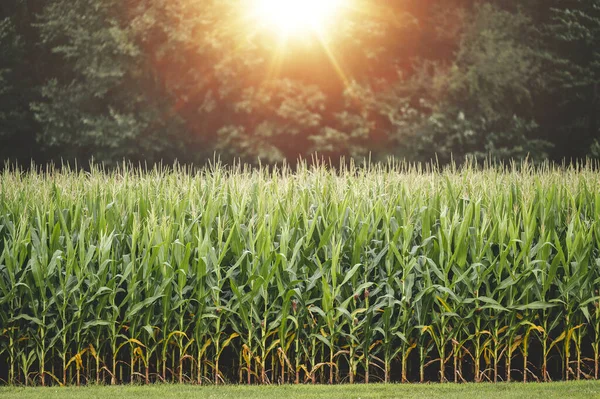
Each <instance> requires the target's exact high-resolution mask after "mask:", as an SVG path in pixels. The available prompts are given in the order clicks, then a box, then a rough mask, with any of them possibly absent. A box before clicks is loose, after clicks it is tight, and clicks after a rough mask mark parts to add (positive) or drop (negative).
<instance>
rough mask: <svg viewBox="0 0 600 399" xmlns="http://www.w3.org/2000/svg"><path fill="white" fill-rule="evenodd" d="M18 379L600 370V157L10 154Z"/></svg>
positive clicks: (10, 302)
mask: <svg viewBox="0 0 600 399" xmlns="http://www.w3.org/2000/svg"><path fill="white" fill-rule="evenodd" d="M0 187H1V190H0V333H1V334H0V364H3V365H6V367H2V368H0V370H3V372H2V373H0V378H2V379H3V380H5V381H8V382H9V383H17V384H25V385H33V384H42V385H44V384H63V385H65V384H83V383H96V384H97V383H111V384H117V383H129V382H135V383H149V382H154V381H163V382H177V383H181V382H193V383H198V384H204V383H213V384H220V383H223V382H235V383H244V384H256V383H260V384H266V383H304V382H307V383H317V382H320V383H337V382H349V383H353V382H359V381H360V382H377V381H386V382H388V381H402V382H406V381H421V382H423V381H440V382H443V381H448V380H449V381H457V382H459V381H475V382H483V381H494V382H496V381H512V380H520V381H550V380H558V379H561V380H571V379H577V380H579V379H598V377H599V375H600V365H599V362H600V294H599V292H598V287H599V282H600V246H599V243H600V217H599V215H600V180H599V179H598V173H597V172H595V171H593V170H592V169H591V168H588V167H573V168H571V169H568V170H555V169H551V168H549V167H543V168H541V169H533V168H531V167H529V166H528V165H521V166H520V168H518V169H517V168H514V169H509V170H508V171H505V172H503V171H500V170H497V169H494V168H486V169H483V170H477V169H474V168H470V167H465V168H463V169H462V170H461V171H460V172H458V171H455V170H451V169H448V170H444V171H439V170H433V171H431V172H425V171H423V170H420V169H417V168H411V167H407V166H402V165H391V164H390V165H383V166H382V165H379V166H377V167H373V168H371V169H356V168H350V169H344V168H342V169H341V170H338V171H330V170H327V169H326V168H324V167H317V168H307V167H306V166H304V165H300V167H299V169H298V170H297V171H296V172H295V173H291V172H290V171H289V170H287V169H286V170H277V171H272V172H269V171H268V170H265V169H261V170H250V169H248V170H241V169H234V170H231V169H223V168H221V167H214V168H213V169H212V170H202V172H198V173H192V172H190V171H187V170H181V169H176V170H172V171H161V170H155V171H153V172H144V171H141V170H138V169H129V170H127V169H119V170H115V171H113V172H111V173H102V172H101V171H99V170H94V171H92V172H91V173H88V172H70V171H62V172H57V171H54V170H49V171H48V172H46V173H43V174H42V173H38V172H29V173H20V172H4V173H2V174H0Z"/></svg>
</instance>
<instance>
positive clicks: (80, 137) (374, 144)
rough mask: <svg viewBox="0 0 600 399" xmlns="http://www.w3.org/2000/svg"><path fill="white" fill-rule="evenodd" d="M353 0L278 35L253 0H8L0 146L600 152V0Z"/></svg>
mask: <svg viewBox="0 0 600 399" xmlns="http://www.w3.org/2000/svg"><path fill="white" fill-rule="evenodd" d="M348 1H350V2H352V3H353V8H352V10H348V11H346V12H344V14H343V17H341V18H339V20H336V21H335V27H334V29H331V32H329V33H330V34H328V35H327V37H326V38H325V39H323V40H319V38H317V37H304V38H296V39H294V40H291V41H289V42H288V43H287V44H286V45H284V46H282V45H281V43H280V41H278V40H277V39H276V38H274V37H273V35H272V34H269V32H266V31H264V30H260V29H257V28H256V27H255V26H254V25H255V24H254V21H252V20H249V19H248V18H247V15H246V14H245V10H247V3H248V1H247V0H133V1H119V0H4V1H3V2H2V3H1V4H0V54H1V56H0V159H3V160H7V159H11V160H18V161H20V162H29V160H30V159H33V160H35V161H36V162H47V161H50V160H54V161H59V160H61V159H63V160H74V159H77V160H78V161H79V162H87V161H88V160H90V159H91V158H94V159H95V160H96V161H101V162H105V163H107V164H113V163H117V162H119V161H121V160H123V159H128V160H132V161H136V162H137V161H147V162H158V161H161V160H162V161H165V162H172V161H173V160H176V159H177V160H179V161H181V162H196V163H202V162H204V161H205V160H207V159H210V158H212V157H213V156H214V154H215V153H216V154H218V155H219V156H221V157H222V159H224V160H230V159H233V158H241V159H242V160H245V161H251V162H253V161H256V160H257V159H258V158H260V159H261V161H262V162H280V161H282V160H284V159H287V160H290V161H293V160H294V159H296V158H297V157H298V156H303V157H307V156H310V155H311V154H313V153H315V152H318V153H319V154H321V155H323V156H327V157H334V158H335V157H338V156H341V155H343V156H346V157H356V158H362V157H365V156H369V155H371V157H372V158H374V159H383V158H385V157H387V156H390V155H393V156H397V157H404V158H406V159H408V160H411V161H428V160H430V159H432V158H437V159H438V160H440V161H441V162H447V161H449V160H450V159H454V160H459V161H460V160H462V159H465V158H467V157H475V158H478V159H481V158H485V157H493V158H496V159H501V160H507V159H513V158H516V159H522V158H524V157H529V158H530V159H533V160H542V159H545V158H551V159H553V160H556V161H560V160H563V159H565V158H566V159H573V158H584V157H589V156H591V157H600V143H599V141H598V140H599V137H600V121H599V117H600V87H599V84H600V0H526V1H519V2H514V1H508V0H426V1H424V0H402V1H401V0H396V1H384V0H348ZM322 41H324V42H325V43H322Z"/></svg>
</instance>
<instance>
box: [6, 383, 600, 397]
mask: <svg viewBox="0 0 600 399" xmlns="http://www.w3.org/2000/svg"><path fill="white" fill-rule="evenodd" d="M0 398H2V399H17V398H19V399H53V398H61V399H63V398H65V399H69V398H73V399H81V398H97V399H105V398H106V399H117V398H140V399H155V398H156V399H163V398H177V399H185V398H203V399H204V398H205V399H234V398H240V399H280V398H285V399H293V398H300V399H309V398H310V399H337V398H339V399H349V398H355V399H357V398H361V399H367V398H374V399H379V398H381V399H383V398H419V399H421V398H423V399H425V398H428V399H429V398H460V399H471V398H492V399H503V398H543V399H552V398H560V399H565V398H600V382H598V381H593V382H592V381H581V382H567V383H565V382H557V383H548V384H538V383H529V384H521V383H511V384H495V385H494V384H443V385H441V384H425V385H419V384H402V385H399V384H388V385H383V384H371V385H339V386H326V385H317V386H310V385H300V386H283V387H282V386H263V387H258V386H256V387H247V386H219V387H217V386H205V387H198V386H190V385H187V386H186V385H153V386H117V387H111V386H92V387H84V388H75V387H70V388H7V387H4V388H0Z"/></svg>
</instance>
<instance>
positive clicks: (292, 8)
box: [253, 0, 344, 36]
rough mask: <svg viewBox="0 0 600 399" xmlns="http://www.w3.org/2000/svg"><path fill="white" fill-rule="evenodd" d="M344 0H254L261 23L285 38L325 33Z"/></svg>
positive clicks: (255, 12) (257, 17) (256, 14)
mask: <svg viewBox="0 0 600 399" xmlns="http://www.w3.org/2000/svg"><path fill="white" fill-rule="evenodd" d="M343 3H344V0H254V7H253V8H254V10H253V13H254V15H255V17H256V19H257V20H258V21H260V23H261V24H263V25H265V26H266V27H268V28H271V29H274V30H275V31H276V32H277V33H278V34H280V35H283V36H295V35H303V34H309V33H319V34H322V33H323V32H324V31H325V30H326V28H327V27H328V25H329V24H330V23H331V21H332V20H333V19H334V18H335V17H336V15H337V14H338V13H339V11H340V9H341V8H342V6H343Z"/></svg>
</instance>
